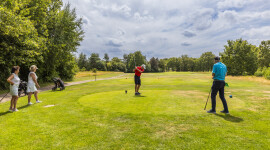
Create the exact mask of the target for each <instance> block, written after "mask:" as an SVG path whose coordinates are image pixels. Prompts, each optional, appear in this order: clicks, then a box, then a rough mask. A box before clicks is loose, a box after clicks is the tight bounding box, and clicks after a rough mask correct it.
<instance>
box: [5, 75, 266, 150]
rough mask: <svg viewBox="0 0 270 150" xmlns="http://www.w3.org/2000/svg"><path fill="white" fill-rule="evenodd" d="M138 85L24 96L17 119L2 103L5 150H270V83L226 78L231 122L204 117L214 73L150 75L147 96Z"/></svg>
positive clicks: (123, 82) (118, 82)
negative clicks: (30, 101)
mask: <svg viewBox="0 0 270 150" xmlns="http://www.w3.org/2000/svg"><path fill="white" fill-rule="evenodd" d="M106 76H110V75H106ZM79 80H81V79H79ZM133 82H134V81H133V74H126V75H125V76H122V77H121V78H120V79H112V80H102V81H96V82H89V83H84V84H81V85H74V86H70V87H66V90H64V91H56V92H52V91H47V92H42V93H40V94H39V96H40V98H39V99H40V100H42V101H43V103H40V104H34V105H32V106H27V105H26V104H27V98H26V97H23V98H20V99H19V102H18V107H19V108H18V109H19V110H20V111H19V112H16V113H9V112H7V110H8V107H9V103H3V104H1V106H0V128H1V130H0V150H2V149H26V150H29V149H57V150H58V149H117V150H118V149H226V150H227V149H262V150H265V149H270V81H267V80H264V79H262V78H256V77H227V82H228V83H229V84H230V87H229V88H227V87H226V89H225V94H226V99H227V102H228V106H229V110H230V113H231V115H224V114H221V113H217V114H216V115H214V114H207V113H206V112H205V111H204V110H203V108H204V105H205V102H206V99H207V96H208V93H209V90H210V87H211V84H212V81H211V73H188V72H182V73H176V72H169V73H151V74H150V73H149V74H148V73H145V74H143V75H142V87H141V93H142V96H134V83H133ZM125 90H127V91H128V93H127V94H125ZM229 95H233V98H232V99H230V98H229ZM33 102H34V100H33ZM47 105H55V106H53V107H44V106H47ZM210 105H211V102H210V100H209V104H208V107H207V109H210ZM221 110H222V103H221V101H220V99H219V98H217V111H218V112H219V111H221Z"/></svg>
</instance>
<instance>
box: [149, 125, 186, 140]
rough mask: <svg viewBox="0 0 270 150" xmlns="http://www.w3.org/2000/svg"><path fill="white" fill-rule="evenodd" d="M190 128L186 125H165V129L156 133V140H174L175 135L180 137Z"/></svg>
mask: <svg viewBox="0 0 270 150" xmlns="http://www.w3.org/2000/svg"><path fill="white" fill-rule="evenodd" d="M189 130H190V127H188V126H187V125H184V124H180V125H175V124H169V125H165V127H164V128H163V129H161V130H159V131H157V132H155V133H154V134H155V137H156V138H173V137H174V136H175V135H178V134H180V133H183V132H186V131H189Z"/></svg>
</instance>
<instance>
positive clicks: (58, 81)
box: [52, 78, 65, 91]
mask: <svg viewBox="0 0 270 150" xmlns="http://www.w3.org/2000/svg"><path fill="white" fill-rule="evenodd" d="M53 82H54V87H53V88H52V90H53V91H55V90H57V88H60V91H62V90H64V89H65V85H64V82H63V81H62V80H61V79H60V78H53Z"/></svg>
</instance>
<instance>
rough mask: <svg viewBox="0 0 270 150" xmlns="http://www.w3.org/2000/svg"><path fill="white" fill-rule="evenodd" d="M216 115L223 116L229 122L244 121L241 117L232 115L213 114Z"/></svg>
mask: <svg viewBox="0 0 270 150" xmlns="http://www.w3.org/2000/svg"><path fill="white" fill-rule="evenodd" d="M215 115H216V116H218V117H221V118H223V119H224V120H227V121H230V122H242V121H244V120H243V119H242V118H239V117H235V116H232V115H220V114H215Z"/></svg>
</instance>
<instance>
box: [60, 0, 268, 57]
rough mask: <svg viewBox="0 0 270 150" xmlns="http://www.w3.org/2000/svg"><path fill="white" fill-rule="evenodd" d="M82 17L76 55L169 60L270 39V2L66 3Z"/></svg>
mask: <svg viewBox="0 0 270 150" xmlns="http://www.w3.org/2000/svg"><path fill="white" fill-rule="evenodd" d="M63 2H64V3H68V2H69V3H70V4H71V5H72V7H74V8H76V9H77V14H78V16H79V17H82V18H83V22H84V25H83V28H84V31H85V38H84V41H83V42H82V43H81V46H80V47H78V53H80V52H83V53H85V54H87V55H88V56H89V55H90V54H91V53H93V52H94V53H99V54H100V57H101V58H103V54H104V53H108V54H109V56H110V58H112V57H115V56H117V57H122V56H123V54H124V53H126V54H128V53H131V52H134V51H136V50H140V51H142V53H143V54H144V55H146V56H147V58H148V59H149V58H150V57H158V58H168V57H179V56H181V55H183V54H187V55H188V56H191V57H199V56H200V55H201V54H202V53H203V52H207V51H212V52H213V53H214V54H216V55H218V54H219V52H223V49H224V45H225V44H226V43H227V40H235V39H238V38H243V39H245V40H248V41H249V42H250V43H251V44H254V45H259V44H260V42H261V41H262V40H270V0H63Z"/></svg>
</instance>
